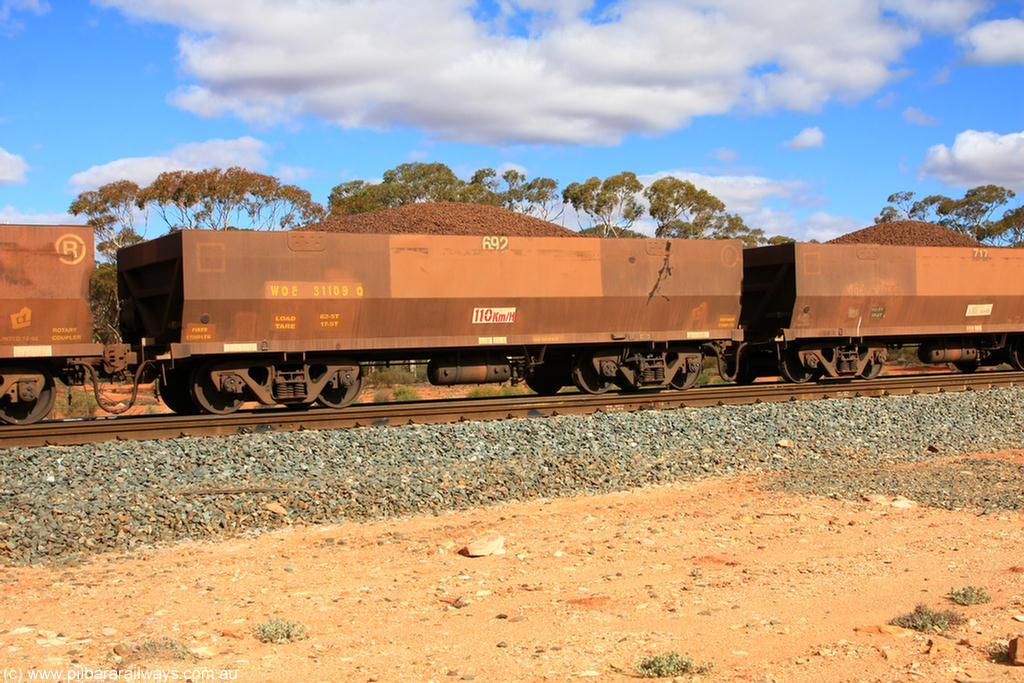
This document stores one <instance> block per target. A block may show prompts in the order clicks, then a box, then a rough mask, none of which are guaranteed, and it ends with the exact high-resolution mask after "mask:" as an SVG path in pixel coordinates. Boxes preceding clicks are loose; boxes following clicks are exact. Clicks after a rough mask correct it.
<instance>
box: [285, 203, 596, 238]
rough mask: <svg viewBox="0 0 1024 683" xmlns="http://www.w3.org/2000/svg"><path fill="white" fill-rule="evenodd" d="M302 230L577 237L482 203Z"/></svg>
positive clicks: (374, 215) (407, 210)
mask: <svg viewBox="0 0 1024 683" xmlns="http://www.w3.org/2000/svg"><path fill="white" fill-rule="evenodd" d="M301 229H302V230H318V231H324V232H369V233H403V234H404V233H414V234H420V235H508V236H511V235H515V236H518V237H579V236H580V235H579V234H578V233H576V232H573V231H572V230H569V229H568V228H563V227H562V226H560V225H555V224H554V223H551V222H548V221H544V220H541V219H539V218H534V217H533V216H527V215H525V214H521V213H517V212H515V211H509V210H508V209H503V208H501V207H497V206H487V205H486V204H469V203H466V202H432V203H423V204H405V205H403V206H399V207H395V208H393V209H383V210H381V211H372V212H370V213H359V214H354V215H351V216H337V217H334V218H329V219H327V220H325V221H323V222H321V223H313V224H311V225H307V226H304V227H302V228H301Z"/></svg>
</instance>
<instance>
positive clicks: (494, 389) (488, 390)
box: [466, 384, 524, 398]
mask: <svg viewBox="0 0 1024 683" xmlns="http://www.w3.org/2000/svg"><path fill="white" fill-rule="evenodd" d="M522 393H524V392H523V388H522V387H514V386H512V385H511V384H508V385H505V386H494V385H493V384H478V385H476V386H475V387H473V388H472V389H470V390H469V391H467V392H466V398H489V397H491V396H518V395H520V394H522Z"/></svg>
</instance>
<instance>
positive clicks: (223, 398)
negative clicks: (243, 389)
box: [192, 362, 242, 415]
mask: <svg viewBox="0 0 1024 683" xmlns="http://www.w3.org/2000/svg"><path fill="white" fill-rule="evenodd" d="M215 369H216V365H214V363H212V362H211V363H204V364H203V365H200V366H199V367H197V368H196V369H195V370H193V371H192V399H193V400H194V401H195V403H196V405H197V406H199V408H201V409H202V410H204V411H206V412H208V413H215V414H217V415H228V414H230V413H233V412H235V411H236V410H238V409H239V408H240V407H241V406H242V396H241V395H240V394H234V393H230V392H227V391H222V390H221V389H220V388H218V387H217V386H215V385H214V383H213V378H212V377H211V376H210V373H211V372H213V371H214V370H215Z"/></svg>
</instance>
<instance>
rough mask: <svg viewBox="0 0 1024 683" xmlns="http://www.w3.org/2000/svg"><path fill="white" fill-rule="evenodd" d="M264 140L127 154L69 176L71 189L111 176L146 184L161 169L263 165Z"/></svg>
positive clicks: (94, 185)
mask: <svg viewBox="0 0 1024 683" xmlns="http://www.w3.org/2000/svg"><path fill="white" fill-rule="evenodd" d="M266 147H267V145H266V143H264V142H262V141H260V140H257V139H255V138H251V137H248V136H246V137H241V138H238V139H237V140H208V141H206V142H190V143H187V144H183V145H178V146H177V147H175V148H174V149H172V150H171V151H170V152H168V153H166V154H164V155H161V156H151V157H130V158H127V159H117V160H115V161H111V162H108V163H106V164H102V165H100V166H93V167H92V168H89V169H87V170H85V171H81V172H79V173H76V174H74V175H73V176H71V180H70V184H71V187H72V189H73V190H74V191H75V192H81V191H83V190H90V189H95V188H97V187H99V186H101V185H105V184H107V183H110V182H113V181H115V180H132V181H134V182H136V183H138V184H139V185H148V184H149V183H151V182H153V180H155V179H156V177H157V176H158V175H160V174H161V173H163V172H164V171H177V170H185V171H197V170H200V169H203V168H228V167H231V166H241V167H243V168H248V169H250V170H261V169H264V168H266V166H267V160H266V158H264V156H263V154H264V151H265V150H266Z"/></svg>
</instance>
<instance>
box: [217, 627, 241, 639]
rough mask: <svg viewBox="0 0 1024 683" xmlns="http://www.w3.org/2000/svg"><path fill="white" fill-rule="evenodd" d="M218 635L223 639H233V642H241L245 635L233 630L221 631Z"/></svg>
mask: <svg viewBox="0 0 1024 683" xmlns="http://www.w3.org/2000/svg"><path fill="white" fill-rule="evenodd" d="M220 634H221V635H222V636H224V637H225V638H234V639H235V640H242V639H243V638H245V634H244V633H242V632H241V631H239V630H237V629H233V628H225V629H221V632H220Z"/></svg>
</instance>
